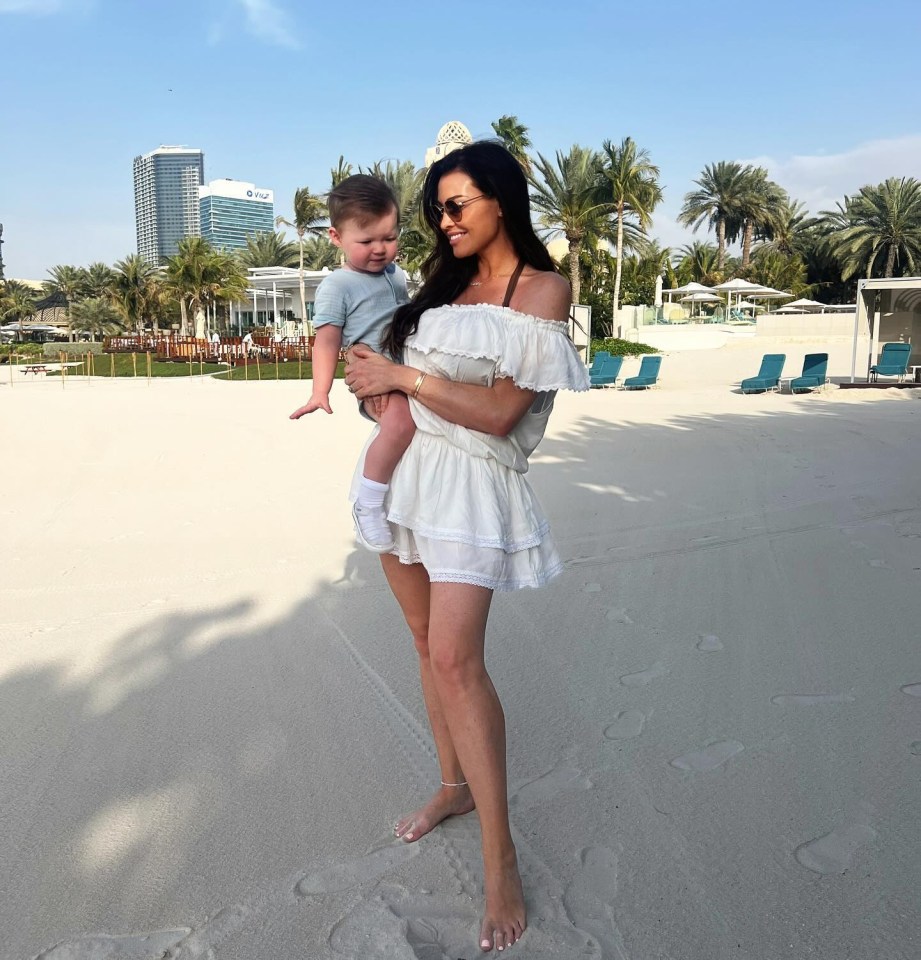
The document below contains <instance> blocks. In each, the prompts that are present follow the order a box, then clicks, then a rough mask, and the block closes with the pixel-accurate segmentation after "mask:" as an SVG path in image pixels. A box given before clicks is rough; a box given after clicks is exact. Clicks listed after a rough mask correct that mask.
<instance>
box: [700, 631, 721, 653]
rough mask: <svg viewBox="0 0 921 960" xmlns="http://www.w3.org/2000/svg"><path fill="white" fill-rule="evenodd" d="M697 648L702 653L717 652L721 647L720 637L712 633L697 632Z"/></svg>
mask: <svg viewBox="0 0 921 960" xmlns="http://www.w3.org/2000/svg"><path fill="white" fill-rule="evenodd" d="M697 636H698V638H699V639H698V641H697V649H698V650H703V652H704V653H718V652H719V651H720V650H722V649H723V644H722V643H721V641H720V638H719V637H717V636H715V635H714V634H712V633H698V634H697Z"/></svg>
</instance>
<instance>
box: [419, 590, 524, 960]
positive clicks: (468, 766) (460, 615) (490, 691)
mask: <svg viewBox="0 0 921 960" xmlns="http://www.w3.org/2000/svg"><path fill="white" fill-rule="evenodd" d="M429 590H430V597H431V599H430V603H429V611H430V613H429V624H428V648H429V666H430V670H431V678H432V681H433V687H434V691H435V693H436V694H437V697H438V703H439V705H440V709H441V713H442V715H443V718H444V722H445V725H446V727H447V732H448V734H449V735H450V742H451V744H452V746H453V749H454V751H455V754H456V756H457V758H458V760H459V761H460V766H461V767H462V768H463V771H464V774H465V777H464V778H465V779H466V780H467V781H468V783H469V785H470V791H471V793H472V795H473V799H474V801H475V802H476V809H477V814H478V815H479V818H480V830H481V833H482V842H483V877H484V885H485V893H486V909H485V912H484V917H483V923H482V926H481V928H480V946H481V947H482V948H483V949H484V950H491V949H492V948H493V946H495V947H496V948H497V949H499V950H503V949H505V947H508V946H511V945H512V944H513V943H514V942H515V941H517V940H518V939H519V937H520V936H521V934H522V932H523V931H524V928H525V907H524V896H523V893H522V889H521V879H520V877H519V874H518V861H517V857H516V854H515V846H514V844H513V842H512V835H511V830H510V828H509V817H508V788H507V779H506V757H505V715H504V714H503V712H502V704H501V703H500V702H499V697H498V695H497V693H496V689H495V687H494V686H493V684H492V680H490V678H489V674H488V673H487V672H486V663H485V659H484V648H485V638H486V620H487V617H488V615H489V606H490V603H491V601H492V591H491V590H487V589H485V588H483V587H476V586H472V585H469V584H462V583H433V584H431V585H430V588H429Z"/></svg>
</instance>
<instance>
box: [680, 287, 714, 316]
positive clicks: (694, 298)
mask: <svg viewBox="0 0 921 960" xmlns="http://www.w3.org/2000/svg"><path fill="white" fill-rule="evenodd" d="M719 300H720V298H719V297H718V296H717V295H716V294H715V293H708V292H707V291H706V290H698V291H697V292H696V293H689V294H688V295H687V296H686V297H682V298H681V301H680V302H681V303H690V304H695V303H713V302H717V303H719ZM693 310H694V308H693V306H692V307H691V312H692V315H693Z"/></svg>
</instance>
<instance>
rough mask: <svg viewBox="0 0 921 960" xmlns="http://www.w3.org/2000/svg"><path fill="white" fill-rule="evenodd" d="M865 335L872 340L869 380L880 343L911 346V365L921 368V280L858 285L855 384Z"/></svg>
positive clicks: (853, 363)
mask: <svg viewBox="0 0 921 960" xmlns="http://www.w3.org/2000/svg"><path fill="white" fill-rule="evenodd" d="M861 336H869V338H870V351H869V355H868V356H867V370H866V376H867V378H868V379H869V376H870V367H871V366H872V365H873V364H874V363H876V357H877V354H878V353H879V349H880V348H879V345H880V343H897V342H899V341H901V342H904V343H910V344H911V345H912V349H911V357H910V358H909V361H908V363H909V366H921V277H898V278H891V277H890V278H889V279H881V280H859V281H858V282H857V313H856V314H855V318H854V349H853V353H852V356H851V383H854V381H855V379H856V377H857V349H858V341H859V339H860V337H861Z"/></svg>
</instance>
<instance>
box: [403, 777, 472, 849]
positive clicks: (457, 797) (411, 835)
mask: <svg viewBox="0 0 921 960" xmlns="http://www.w3.org/2000/svg"><path fill="white" fill-rule="evenodd" d="M474 806H475V804H474V802H473V796H472V795H471V793H470V787H441V788H439V790H438V791H437V793H435V794H434V795H433V796H432V798H431V800H429V802H428V803H427V804H426V805H425V806H424V807H420V808H419V809H418V810H416V811H415V812H414V813H411V814H410V815H409V816H408V817H403V819H402V820H400V821H398V823H397V825H396V826H395V827H394V828H393V832H394V833H395V834H396V836H398V837H401V838H402V839H403V841H404V842H405V843H414V842H415V841H416V840H418V839H419V838H420V837H424V836H425V835H426V834H427V833H428V832H429V831H430V830H434V829H435V827H437V826H438V824H439V823H441V821H442V820H444V819H446V818H447V817H457V816H460V815H461V814H463V813H470V811H471V810H472V809H473V808H474Z"/></svg>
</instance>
